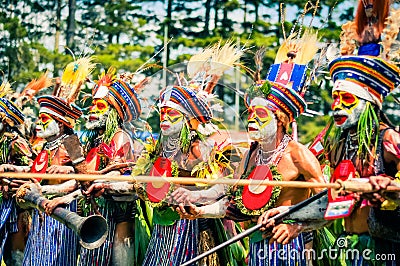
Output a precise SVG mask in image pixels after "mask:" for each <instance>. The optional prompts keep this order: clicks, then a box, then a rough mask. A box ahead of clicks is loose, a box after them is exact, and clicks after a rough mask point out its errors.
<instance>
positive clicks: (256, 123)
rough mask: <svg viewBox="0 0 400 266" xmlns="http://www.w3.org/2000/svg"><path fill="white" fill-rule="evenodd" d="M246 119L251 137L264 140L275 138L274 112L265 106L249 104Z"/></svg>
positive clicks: (275, 121) (276, 127)
mask: <svg viewBox="0 0 400 266" xmlns="http://www.w3.org/2000/svg"><path fill="white" fill-rule="evenodd" d="M247 120H248V130H249V136H250V138H251V139H253V140H265V139H268V138H275V135H276V131H277V129H278V125H277V124H278V123H277V120H276V118H275V115H274V113H273V112H272V111H271V110H270V109H269V108H267V107H266V106H261V105H256V106H250V107H249V117H248V119H247Z"/></svg>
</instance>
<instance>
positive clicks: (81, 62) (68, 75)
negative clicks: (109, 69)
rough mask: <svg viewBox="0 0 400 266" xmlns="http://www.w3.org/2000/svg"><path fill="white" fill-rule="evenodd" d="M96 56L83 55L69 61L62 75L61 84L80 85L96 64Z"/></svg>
mask: <svg viewBox="0 0 400 266" xmlns="http://www.w3.org/2000/svg"><path fill="white" fill-rule="evenodd" d="M93 59H94V58H93V57H92V56H90V57H82V58H79V59H78V60H76V61H74V62H71V63H69V64H68V65H67V66H66V67H65V69H64V73H63V75H62V77H61V85H78V84H79V83H82V82H84V81H85V80H86V78H87V76H88V75H89V74H90V73H92V71H93V70H94V68H95V66H96V64H94V63H93V62H92V60H93Z"/></svg>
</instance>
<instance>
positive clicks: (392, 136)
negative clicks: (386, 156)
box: [383, 128, 400, 145]
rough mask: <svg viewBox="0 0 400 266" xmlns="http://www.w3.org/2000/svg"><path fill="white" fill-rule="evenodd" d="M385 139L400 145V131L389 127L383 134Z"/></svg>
mask: <svg viewBox="0 0 400 266" xmlns="http://www.w3.org/2000/svg"><path fill="white" fill-rule="evenodd" d="M383 141H385V142H389V143H391V144H393V145H398V144H400V133H399V132H397V131H396V130H394V129H392V128H389V129H388V130H386V132H385V134H384V135H383Z"/></svg>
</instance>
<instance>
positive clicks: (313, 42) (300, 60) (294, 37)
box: [275, 30, 319, 65]
mask: <svg viewBox="0 0 400 266" xmlns="http://www.w3.org/2000/svg"><path fill="white" fill-rule="evenodd" d="M298 34H299V33H293V34H291V35H290V36H289V37H288V38H287V39H286V40H285V41H284V42H283V44H282V45H281V47H280V48H279V49H278V52H277V55H276V57H275V64H279V63H282V62H288V63H295V64H299V65H306V64H307V63H308V62H310V61H311V59H313V57H314V56H315V54H316V53H317V51H318V49H319V47H318V42H319V38H318V34H317V33H316V32H313V31H311V30H306V31H305V32H304V34H303V36H301V38H298Z"/></svg>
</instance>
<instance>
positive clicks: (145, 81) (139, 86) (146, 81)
mask: <svg viewBox="0 0 400 266" xmlns="http://www.w3.org/2000/svg"><path fill="white" fill-rule="evenodd" d="M150 81H151V78H150V77H145V78H144V79H142V80H141V81H139V82H138V83H137V84H135V86H134V88H135V91H136V93H138V94H140V93H141V92H142V90H143V88H144V87H145V86H146V85H147V84H149V83H150Z"/></svg>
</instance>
